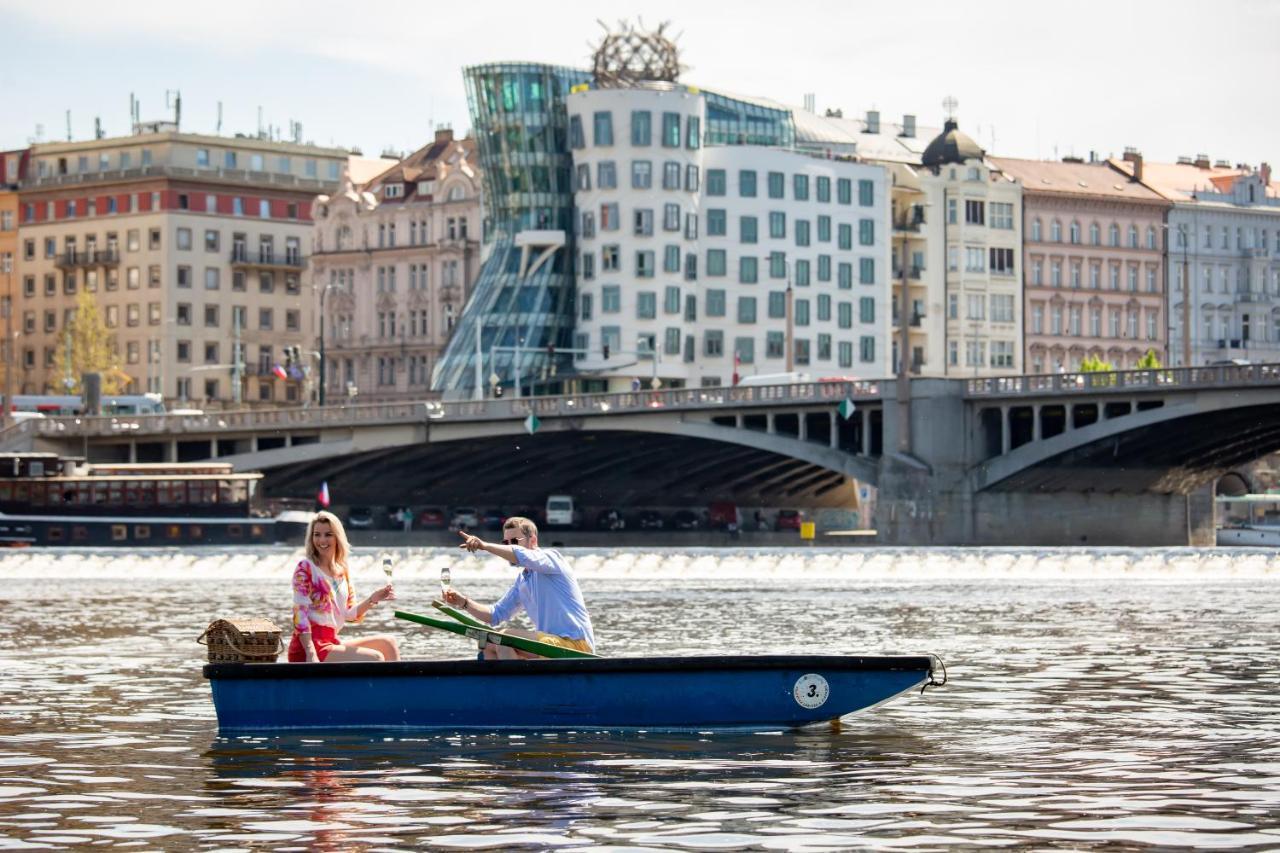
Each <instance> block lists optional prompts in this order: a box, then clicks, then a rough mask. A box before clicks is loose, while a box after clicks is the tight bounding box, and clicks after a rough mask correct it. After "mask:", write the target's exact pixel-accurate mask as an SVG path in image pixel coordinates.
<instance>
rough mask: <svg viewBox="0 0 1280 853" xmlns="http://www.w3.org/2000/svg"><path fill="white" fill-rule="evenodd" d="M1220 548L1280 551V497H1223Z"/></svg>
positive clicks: (1278, 495)
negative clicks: (1225, 546)
mask: <svg viewBox="0 0 1280 853" xmlns="http://www.w3.org/2000/svg"><path fill="white" fill-rule="evenodd" d="M1217 507H1218V518H1219V526H1218V528H1217V542H1218V544H1219V545H1227V546H1236V547H1244V548H1277V547H1280V494H1251V495H1231V496H1228V495H1220V496H1219V497H1218V498H1217Z"/></svg>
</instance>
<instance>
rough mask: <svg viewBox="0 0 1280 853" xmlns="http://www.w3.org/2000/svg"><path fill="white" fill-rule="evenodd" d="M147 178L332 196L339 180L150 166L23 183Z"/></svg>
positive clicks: (54, 184) (52, 184)
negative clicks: (177, 179) (270, 187)
mask: <svg viewBox="0 0 1280 853" xmlns="http://www.w3.org/2000/svg"><path fill="white" fill-rule="evenodd" d="M143 178H183V179H188V180H198V181H209V182H214V183H224V184H242V185H248V186H259V187H260V186H272V187H285V188H288V189H295V190H302V191H305V192H307V193H312V194H314V193H319V192H332V191H333V189H334V188H335V187H336V186H337V185H338V181H337V179H336V178H335V179H333V180H325V179H321V178H319V177H314V178H308V177H298V176H297V175H292V174H284V173H280V172H250V171H247V170H245V169H223V168H213V167H203V168H195V169H192V168H188V167H185V166H164V165H148V166H134V167H132V168H129V169H104V170H102V171H98V172H76V173H74V174H69V175H37V176H33V177H28V178H27V179H26V180H25V181H23V182H22V185H23V186H24V187H65V186H77V185H81V184H99V183H108V182H115V181H136V180H140V179H143Z"/></svg>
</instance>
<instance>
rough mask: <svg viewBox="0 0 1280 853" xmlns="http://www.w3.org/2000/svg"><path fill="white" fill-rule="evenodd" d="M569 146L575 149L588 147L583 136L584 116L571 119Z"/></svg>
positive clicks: (571, 117)
mask: <svg viewBox="0 0 1280 853" xmlns="http://www.w3.org/2000/svg"><path fill="white" fill-rule="evenodd" d="M569 146H570V147H571V148H574V149H580V148H586V147H587V143H586V140H585V139H583V136H582V116H570V117H569Z"/></svg>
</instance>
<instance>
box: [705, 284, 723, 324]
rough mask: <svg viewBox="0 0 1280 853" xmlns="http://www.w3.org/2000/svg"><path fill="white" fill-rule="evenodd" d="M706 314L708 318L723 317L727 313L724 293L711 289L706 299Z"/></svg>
mask: <svg viewBox="0 0 1280 853" xmlns="http://www.w3.org/2000/svg"><path fill="white" fill-rule="evenodd" d="M704 299H705V302H704V309H703V310H704V312H705V313H706V315H707V316H708V317H723V316H724V313H725V298H724V291H723V290H719V289H717V288H710V289H708V290H707V292H706V296H705V297H704Z"/></svg>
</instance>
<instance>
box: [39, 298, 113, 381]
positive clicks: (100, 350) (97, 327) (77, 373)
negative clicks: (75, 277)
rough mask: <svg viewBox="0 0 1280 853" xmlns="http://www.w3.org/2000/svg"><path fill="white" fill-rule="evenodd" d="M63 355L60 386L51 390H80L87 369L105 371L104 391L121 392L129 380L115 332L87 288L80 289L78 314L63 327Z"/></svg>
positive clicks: (103, 373)
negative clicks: (108, 326) (121, 365)
mask: <svg viewBox="0 0 1280 853" xmlns="http://www.w3.org/2000/svg"><path fill="white" fill-rule="evenodd" d="M68 352H69V353H70V358H68V357H67V353H68ZM61 355H62V358H60V359H59V362H60V364H61V371H60V375H59V376H58V386H57V388H54V389H50V390H53V391H57V392H60V393H64V394H79V393H80V392H81V390H82V389H81V388H80V377H81V376H82V375H84V374H86V373H100V374H102V393H103V394H119V393H120V392H121V391H123V390H124V388H125V386H126V385H127V384H128V383H129V380H130V376H129V375H128V374H127V373H125V372H124V371H123V370H121V369H120V353H119V350H118V348H117V346H116V336H115V334H113V333H112V332H111V330H110V329H108V328H107V324H106V321H105V320H103V318H102V315H101V314H100V313H99V312H98V303H97V302H96V301H95V300H94V298H93V294H91V293H89V292H88V291H86V290H81V291H80V293H79V295H78V296H77V297H76V313H75V316H73V317H72V318H71V322H70V323H68V324H67V327H66V329H65V330H64V331H63V335H62V353H61ZM68 362H70V370H68Z"/></svg>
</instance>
